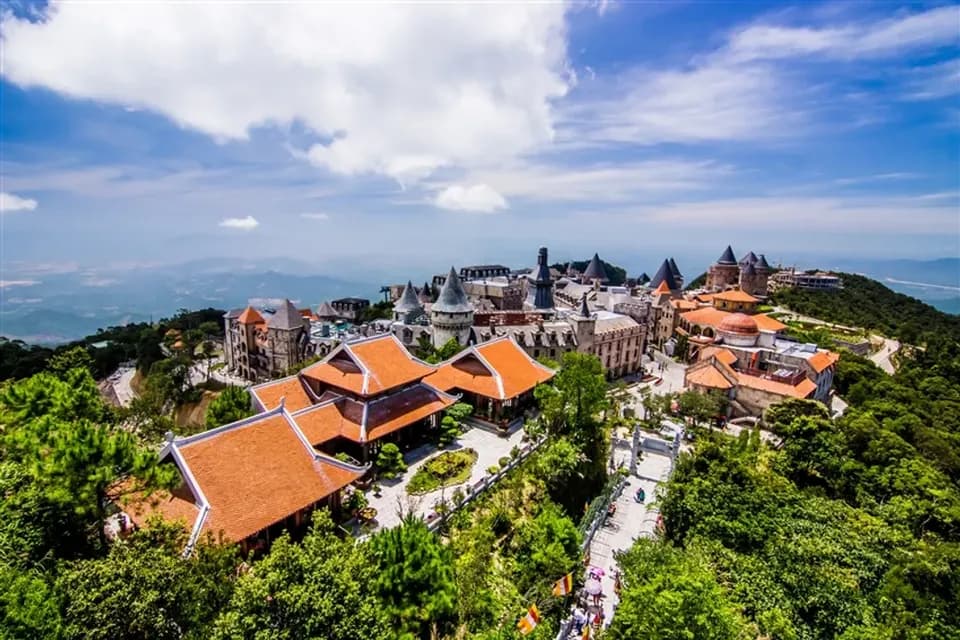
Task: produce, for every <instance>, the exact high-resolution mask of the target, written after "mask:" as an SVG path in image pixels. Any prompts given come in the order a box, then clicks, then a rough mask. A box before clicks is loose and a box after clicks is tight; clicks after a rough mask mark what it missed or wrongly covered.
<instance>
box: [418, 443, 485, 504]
mask: <svg viewBox="0 0 960 640" xmlns="http://www.w3.org/2000/svg"><path fill="white" fill-rule="evenodd" d="M476 461H477V452H476V451H474V450H473V449H460V450H459V451H445V452H443V453H441V454H440V455H438V456H436V457H434V458H431V459H430V460H428V461H427V462H425V463H424V464H423V466H421V467H420V468H419V469H417V472H416V473H415V474H413V477H412V478H410V482H409V483H408V484H407V493H409V494H412V495H420V494H424V493H430V492H431V491H434V490H436V489H439V488H440V487H449V486H451V485H455V484H460V483H463V482H466V481H467V479H468V478H469V477H470V472H471V471H472V470H473V465H474V463H476Z"/></svg>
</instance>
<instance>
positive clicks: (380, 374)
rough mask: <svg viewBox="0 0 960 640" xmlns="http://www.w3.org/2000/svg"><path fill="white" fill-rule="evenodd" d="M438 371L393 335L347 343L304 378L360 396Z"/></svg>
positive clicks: (404, 383)
mask: <svg viewBox="0 0 960 640" xmlns="http://www.w3.org/2000/svg"><path fill="white" fill-rule="evenodd" d="M433 371H435V369H434V367H432V366H430V365H428V364H426V363H424V362H421V361H419V360H417V359H416V358H414V357H413V356H412V355H410V352H409V351H407V349H406V347H404V346H403V345H402V344H401V343H400V341H398V340H397V339H396V338H395V337H393V336H392V335H386V336H378V337H376V338H370V339H364V340H359V341H357V342H353V343H349V342H348V343H346V344H344V345H342V346H341V347H340V348H339V349H337V350H335V351H334V352H333V353H331V354H330V355H329V356H327V358H326V359H324V360H323V362H318V363H317V364H315V365H312V366H310V367H307V368H306V369H304V370H303V372H302V375H304V376H305V377H308V378H313V379H314V380H317V381H319V382H322V383H324V384H327V385H330V386H334V387H337V388H339V389H344V390H346V391H349V392H351V393H354V394H357V395H361V396H374V395H377V394H379V393H382V392H384V391H388V390H390V389H394V388H396V387H400V386H403V385H406V384H410V383H413V382H416V381H418V380H420V379H422V378H423V377H424V376H426V375H429V374H430V373H433Z"/></svg>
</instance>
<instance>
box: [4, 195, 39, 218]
mask: <svg viewBox="0 0 960 640" xmlns="http://www.w3.org/2000/svg"><path fill="white" fill-rule="evenodd" d="M36 208H37V201H36V200H33V199H31V198H21V197H20V196H16V195H14V194H12V193H7V192H6V191H0V213H12V212H14V211H33V210H34V209H36Z"/></svg>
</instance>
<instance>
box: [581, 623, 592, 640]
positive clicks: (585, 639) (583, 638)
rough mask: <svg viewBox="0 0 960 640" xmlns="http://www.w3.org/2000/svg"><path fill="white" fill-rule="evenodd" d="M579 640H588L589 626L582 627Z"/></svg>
mask: <svg viewBox="0 0 960 640" xmlns="http://www.w3.org/2000/svg"><path fill="white" fill-rule="evenodd" d="M580 640H590V625H589V624H585V625H583V635H582V636H580Z"/></svg>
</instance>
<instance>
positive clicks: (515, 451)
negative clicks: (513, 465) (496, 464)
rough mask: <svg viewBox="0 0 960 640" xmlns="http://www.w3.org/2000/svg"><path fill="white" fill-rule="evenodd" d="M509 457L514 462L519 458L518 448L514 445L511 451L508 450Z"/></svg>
mask: <svg viewBox="0 0 960 640" xmlns="http://www.w3.org/2000/svg"><path fill="white" fill-rule="evenodd" d="M510 457H511V458H512V459H514V460H516V459H517V458H519V457H520V447H518V446H516V445H514V446H513V449H510Z"/></svg>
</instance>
